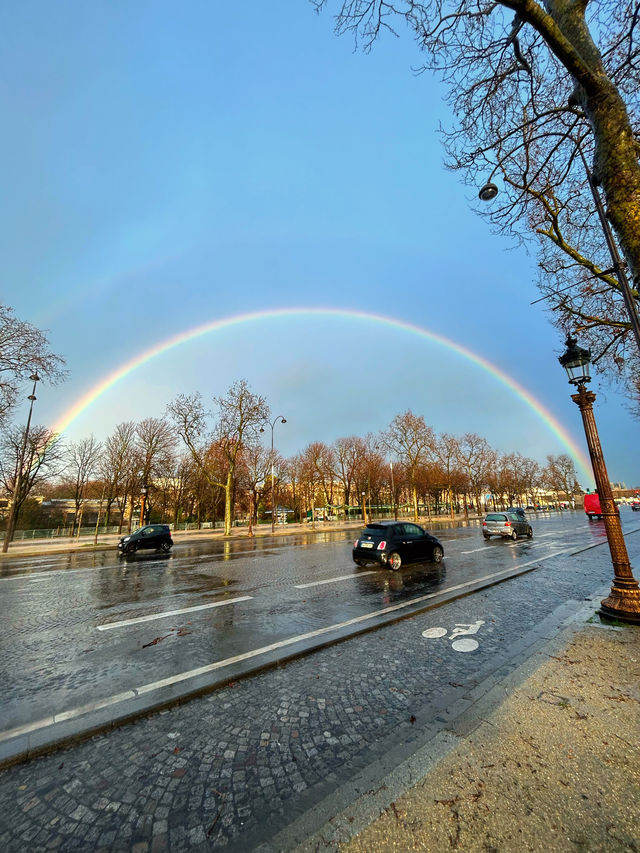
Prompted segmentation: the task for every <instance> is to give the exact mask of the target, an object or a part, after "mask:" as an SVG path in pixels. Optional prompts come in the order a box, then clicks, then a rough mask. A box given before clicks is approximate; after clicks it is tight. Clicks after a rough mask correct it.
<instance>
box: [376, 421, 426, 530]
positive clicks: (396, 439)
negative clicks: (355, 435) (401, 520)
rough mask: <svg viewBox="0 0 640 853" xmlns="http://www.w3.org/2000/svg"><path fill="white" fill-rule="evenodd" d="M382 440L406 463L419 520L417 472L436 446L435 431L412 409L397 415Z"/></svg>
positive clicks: (414, 513)
mask: <svg viewBox="0 0 640 853" xmlns="http://www.w3.org/2000/svg"><path fill="white" fill-rule="evenodd" d="M381 442H382V443H383V444H384V445H385V446H386V447H387V448H388V449H389V450H390V451H391V452H392V453H393V454H395V455H396V456H398V457H399V459H401V460H402V462H403V463H404V465H405V468H406V471H407V474H408V477H409V483H410V489H411V499H412V502H413V517H414V521H417V520H418V488H417V473H418V469H419V467H420V466H421V465H422V466H423V465H426V463H427V462H428V461H429V460H430V458H431V454H432V452H433V448H434V446H435V443H436V440H435V433H434V431H433V429H432V428H431V427H430V426H427V424H426V422H425V419H424V418H423V417H422V415H414V414H413V412H411V411H406V412H404V414H401V415H396V416H395V418H394V419H393V420H392V421H391V425H390V426H389V428H388V429H387V430H385V432H384V433H382V436H381Z"/></svg>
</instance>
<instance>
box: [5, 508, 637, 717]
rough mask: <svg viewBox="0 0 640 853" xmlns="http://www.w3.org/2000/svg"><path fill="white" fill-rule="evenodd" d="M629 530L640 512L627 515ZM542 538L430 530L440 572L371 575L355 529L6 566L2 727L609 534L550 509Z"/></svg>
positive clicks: (424, 567) (538, 527)
mask: <svg viewBox="0 0 640 853" xmlns="http://www.w3.org/2000/svg"><path fill="white" fill-rule="evenodd" d="M621 517H622V521H623V527H625V528H628V529H635V528H636V527H638V523H637V521H638V520H637V518H634V515H633V513H631V511H630V510H626V509H623V510H622V512H621ZM532 523H533V526H534V531H535V533H534V538H533V539H532V540H527V539H521V540H518V541H517V542H515V543H514V542H511V541H507V540H496V539H492V540H491V541H489V542H485V541H483V539H482V537H481V535H480V530H479V526H478V525H477V524H475V525H471V526H455V525H454V526H439V527H433V528H430V529H431V530H432V532H434V533H435V535H437V536H438V538H439V539H440V540H441V541H442V542H443V544H444V548H445V561H444V563H443V564H441V565H440V566H434V565H431V564H420V565H416V566H408V567H403V568H402V569H401V570H400V571H399V572H397V573H394V572H391V571H389V570H387V569H376V568H375V567H367V568H364V569H359V568H358V567H356V566H355V565H354V564H353V562H352V560H351V546H352V541H353V539H354V538H355V533H354V532H353V531H348V532H345V533H343V532H339V533H326V534H315V535H313V534H305V535H300V536H295V537H286V538H284V537H282V538H277V537H276V538H273V539H269V538H266V539H258V540H248V539H247V540H232V541H226V542H220V541H211V542H198V543H193V544H181V543H180V540H179V538H177V540H176V545H175V547H174V550H173V552H172V553H171V554H170V555H166V556H165V555H159V554H155V553H150V554H144V553H142V554H138V555H135V556H133V557H131V558H126V559H125V558H119V557H118V556H117V555H116V554H115V553H112V552H100V553H92V554H87V555H79V554H70V555H61V556H57V557H54V556H48V557H42V558H16V559H15V560H11V561H7V562H6V563H5V564H4V565H3V567H2V574H1V575H0V590H1V594H2V602H3V613H4V616H5V619H4V631H3V632H2V635H1V636H0V654H1V656H2V658H1V659H2V664H1V672H2V683H3V687H4V689H3V699H2V706H3V709H2V710H3V713H2V719H3V729H4V730H5V731H6V730H7V729H10V728H11V727H13V726H19V725H24V724H25V723H27V722H31V721H34V720H38V719H40V718H41V717H42V716H43V715H44V714H55V713H60V712H63V711H67V710H69V709H73V708H77V707H78V706H81V705H83V704H85V703H87V702H90V701H95V700H100V699H104V698H106V697H111V696H114V695H116V694H118V693H119V692H120V691H124V690H141V689H144V687H145V685H147V686H148V685H150V684H157V683H158V682H159V681H162V680H163V679H173V678H176V677H186V676H187V675H189V674H191V673H193V672H194V671H196V672H197V671H199V670H200V669H203V668H204V669H206V668H211V667H212V666H215V667H218V666H220V667H224V664H225V662H226V661H228V660H229V659H238V658H242V657H247V658H251V657H253V658H257V657H258V656H259V655H260V654H261V650H264V649H265V648H268V647H273V646H274V645H276V646H277V645H278V644H280V643H282V644H283V645H286V644H291V643H295V642H296V640H297V639H299V638H301V637H303V636H307V635H310V634H312V633H313V632H324V631H327V630H329V629H330V628H331V626H336V625H339V624H343V623H345V622H349V621H350V620H358V619H360V620H362V619H367V618H369V616H370V614H373V613H376V612H378V611H380V610H382V609H384V608H388V607H391V606H396V605H402V604H403V603H407V604H408V605H411V603H412V602H415V601H416V600H417V599H419V598H420V597H422V596H425V595H429V594H430V593H433V592H436V591H437V592H440V591H443V590H448V589H450V588H451V587H454V586H456V585H460V584H464V583H467V582H470V581H473V580H474V579H477V578H480V577H486V576H488V575H491V574H493V573H496V572H500V571H503V570H505V569H515V568H517V567H519V566H523V565H525V564H530V563H532V561H533V562H534V563H535V562H536V561H539V560H544V559H545V558H546V557H549V556H550V555H555V554H558V553H560V552H563V551H566V552H568V553H571V552H573V551H576V550H579V549H581V548H585V547H589V546H590V545H593V544H597V543H598V542H601V541H602V540H603V539H604V526H603V524H602V523H601V522H588V520H587V519H586V518H585V516H584V515H583V514H581V513H577V512H576V513H566V514H551V515H539V516H538V517H537V518H536V517H534V518H533V519H532Z"/></svg>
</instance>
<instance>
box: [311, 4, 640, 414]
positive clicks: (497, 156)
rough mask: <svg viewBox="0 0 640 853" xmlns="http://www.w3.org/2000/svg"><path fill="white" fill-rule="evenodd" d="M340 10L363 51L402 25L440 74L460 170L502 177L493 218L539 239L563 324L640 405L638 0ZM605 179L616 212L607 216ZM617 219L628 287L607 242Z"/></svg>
mask: <svg viewBox="0 0 640 853" xmlns="http://www.w3.org/2000/svg"><path fill="white" fill-rule="evenodd" d="M314 3H315V5H316V7H318V8H321V7H323V6H325V5H331V0H314ZM337 6H338V14H337V17H336V30H337V32H338V33H339V34H341V33H344V32H346V31H351V32H353V33H354V35H355V38H356V42H357V43H358V44H361V45H362V46H363V48H364V49H365V50H369V49H370V48H371V47H372V45H373V43H374V42H375V40H376V39H377V38H378V37H379V36H380V34H381V33H383V32H385V31H386V32H391V33H394V34H397V33H396V30H395V27H396V26H397V25H403V24H404V25H405V26H406V27H407V29H408V30H409V31H410V32H411V33H412V34H413V36H414V38H415V39H416V41H417V43H418V46H419V48H420V49H421V50H422V51H423V52H424V54H425V57H426V58H425V61H424V63H423V66H422V70H424V71H426V70H431V71H435V72H436V73H438V74H439V76H441V78H442V79H443V80H444V82H445V84H446V86H447V87H448V91H449V102H450V104H451V107H452V113H453V125H452V127H450V128H449V129H446V130H443V132H442V135H443V139H444V144H445V148H446V150H447V152H448V166H449V168H451V169H454V170H459V171H460V172H461V173H462V176H463V179H464V180H465V182H466V183H468V184H469V185H471V186H474V187H476V188H478V187H480V186H481V185H482V184H485V181H487V179H488V180H489V181H492V180H494V176H496V175H498V176H500V178H501V184H502V190H501V193H500V198H499V200H498V201H496V203H495V204H494V205H492V206H491V208H489V209H487V208H486V207H485V210H484V213H485V215H487V216H488V217H489V219H490V220H491V222H492V223H493V225H494V227H495V228H496V229H497V230H498V231H500V232H502V233H506V234H510V235H514V236H515V237H516V238H517V239H523V238H524V239H528V238H529V237H530V236H531V235H534V234H535V235H536V237H537V239H538V241H539V243H538V244H539V247H540V256H539V261H540V271H541V280H540V286H541V288H542V291H543V296H544V298H545V299H548V306H549V308H550V309H551V310H552V315H551V319H552V321H553V322H554V323H555V325H557V326H558V327H560V328H562V329H563V330H564V331H568V330H573V331H576V330H580V331H581V332H582V333H583V334H584V336H585V337H586V339H587V340H588V342H589V343H590V345H591V346H592V347H594V348H595V359H594V361H596V363H597V364H598V365H599V367H600V369H601V370H603V371H607V374H608V375H614V376H617V377H619V378H620V380H621V381H622V382H624V383H625V384H626V387H627V389H628V390H629V391H630V392H631V393H632V394H634V395H635V400H636V402H640V389H639V388H638V374H639V364H638V349H637V346H636V345H635V344H634V343H633V338H632V335H631V334H630V329H631V322H632V318H633V317H635V318H636V320H635V322H636V323H637V312H638V303H639V299H640V296H639V286H640V285H639V283H640V227H639V223H640V165H639V163H638V152H639V150H640V149H639V140H638V136H639V127H640V85H639V83H640V73H639V72H640V50H639V47H638V29H639V24H640V13H639V7H638V3H637V0H602V2H599V3H593V2H589V0H544V2H542V0H541V2H538V0H426V2H422V3H417V2H414V0H399V2H397V3H389V2H387V0H337ZM587 173H588V174H587ZM598 186H600V187H602V190H603V191H604V201H605V206H606V218H605V215H604V213H603V215H599V214H598V211H597V206H596V203H597V201H598V195H597V194H598V192H599V190H598V188H597V187H598ZM494 188H495V185H494ZM608 222H610V223H611V225H612V226H613V229H614V231H615V234H616V235H617V238H618V241H619V244H620V247H621V249H622V253H623V255H624V258H625V259H626V264H627V267H628V271H629V273H630V278H631V288H630V289H629V288H625V287H624V279H623V278H622V277H621V275H620V270H619V269H618V270H616V269H614V268H615V266H616V262H615V258H614V259H612V255H611V253H610V252H609V250H608V248H607V243H606V241H605V236H604V234H603V226H604V228H605V229H608ZM622 273H623V274H624V270H622Z"/></svg>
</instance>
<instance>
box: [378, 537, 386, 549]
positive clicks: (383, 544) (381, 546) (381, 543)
mask: <svg viewBox="0 0 640 853" xmlns="http://www.w3.org/2000/svg"><path fill="white" fill-rule="evenodd" d="M386 547H387V543H386V542H385V541H384V539H383V540H382V542H378V551H384V549H385V548H386Z"/></svg>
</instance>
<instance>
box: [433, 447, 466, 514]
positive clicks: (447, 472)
mask: <svg viewBox="0 0 640 853" xmlns="http://www.w3.org/2000/svg"><path fill="white" fill-rule="evenodd" d="M432 453H433V456H434V458H435V460H436V461H437V462H438V463H439V465H440V468H441V470H442V474H443V478H444V485H445V486H446V489H447V493H448V497H449V501H448V502H449V515H450V517H451V519H452V520H453V517H454V506H453V503H454V501H453V493H454V488H453V487H454V482H456V481H457V480H458V479H459V468H460V465H459V462H458V458H459V456H460V445H459V442H458V439H457V438H456V437H455V435H449V434H448V433H446V432H445V433H443V434H442V435H440V436H438V437H437V439H436V441H435V442H434V444H433V447H432Z"/></svg>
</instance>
